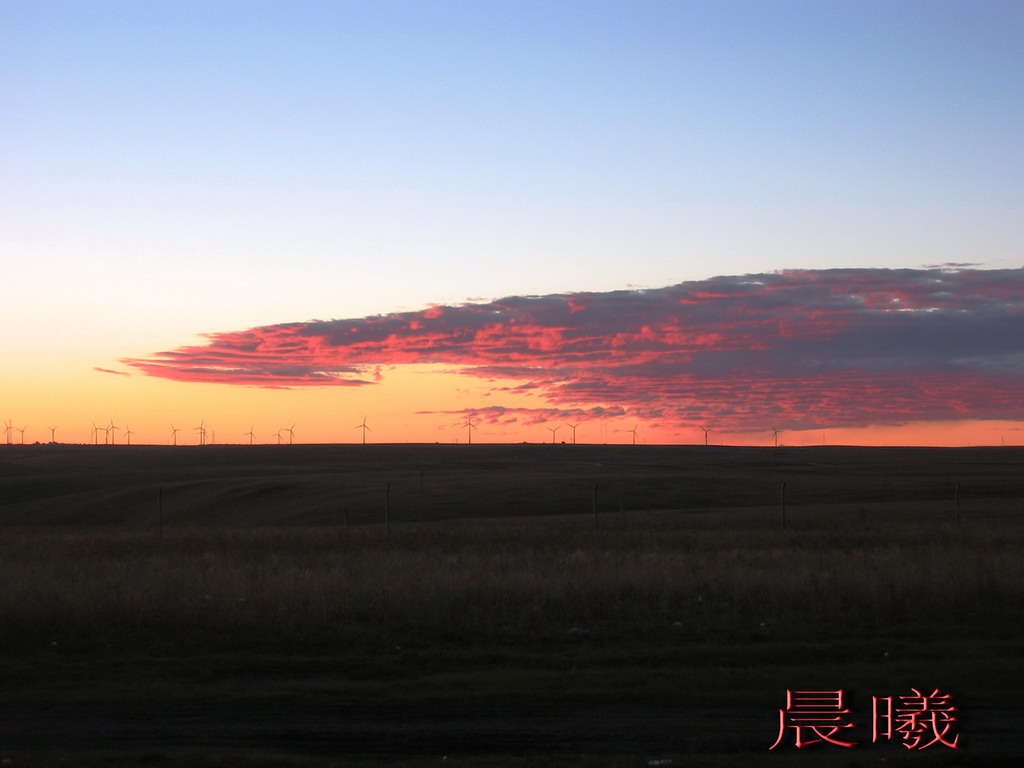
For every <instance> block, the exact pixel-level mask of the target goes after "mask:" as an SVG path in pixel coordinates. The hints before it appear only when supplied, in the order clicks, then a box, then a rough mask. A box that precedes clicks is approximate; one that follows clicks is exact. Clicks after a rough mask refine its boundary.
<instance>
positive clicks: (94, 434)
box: [92, 421, 100, 445]
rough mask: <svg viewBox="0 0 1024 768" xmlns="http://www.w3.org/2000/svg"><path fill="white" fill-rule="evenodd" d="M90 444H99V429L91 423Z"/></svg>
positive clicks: (94, 423)
mask: <svg viewBox="0 0 1024 768" xmlns="http://www.w3.org/2000/svg"><path fill="white" fill-rule="evenodd" d="M92 444H93V445H99V444H100V428H99V427H97V426H96V422H95V421H94V422H93V423H92Z"/></svg>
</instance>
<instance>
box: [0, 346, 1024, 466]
mask: <svg viewBox="0 0 1024 768" xmlns="http://www.w3.org/2000/svg"><path fill="white" fill-rule="evenodd" d="M381 376H382V379H381V381H380V382H379V384H378V385H376V386H372V387H361V388H333V387H325V388H312V389H302V390H287V389H258V388H250V387H232V386H227V385H223V384H185V383H180V382H173V381H167V380H163V379H156V378H152V377H146V376H137V375H134V376H113V375H110V374H104V373H100V372H96V371H89V372H86V373H84V374H83V375H82V377H81V379H80V380H77V381H74V382H70V383H69V384H68V385H63V384H61V383H60V382H59V381H51V382H50V384H49V385H48V386H45V385H43V383H42V382H36V384H37V386H34V387H28V388H24V389H14V388H12V387H11V386H10V385H8V386H7V387H6V388H4V390H3V391H2V393H0V394H2V395H3V400H4V402H5V403H7V404H8V408H7V411H8V412H6V413H2V414H0V420H2V421H3V422H7V421H8V420H10V421H11V422H12V424H13V427H14V428H15V432H14V433H13V436H12V440H13V442H15V443H18V442H20V437H21V435H20V432H18V431H17V429H18V428H21V427H25V428H26V431H25V440H26V443H35V442H40V443H45V442H49V441H50V434H51V433H50V430H49V428H50V427H51V426H56V427H57V430H56V433H55V437H56V440H57V442H61V443H80V444H91V443H92V442H93V438H92V437H91V432H92V425H93V423H95V424H96V425H97V426H99V427H106V426H107V425H108V424H109V423H111V422H113V423H114V424H115V426H117V427H118V430H117V431H115V432H114V440H115V442H116V443H117V444H119V445H123V444H124V443H125V442H126V438H125V435H124V428H125V427H126V426H127V427H129V428H130V429H131V431H132V436H131V441H132V444H133V445H168V444H170V442H171V425H174V426H175V427H178V428H179V430H180V431H179V432H178V435H177V441H178V444H179V445H196V444H197V443H198V441H199V435H198V432H197V431H196V427H198V426H199V425H200V423H202V424H204V425H205V427H206V428H207V429H208V430H209V432H208V442H210V443H216V444H246V443H248V441H249V437H248V436H247V433H248V432H249V431H250V429H251V430H252V431H253V433H254V434H255V438H254V443H256V444H275V443H276V442H277V437H276V433H278V432H279V431H281V430H285V429H287V428H289V427H291V426H292V425H293V424H294V425H295V426H294V440H295V442H296V443H359V442H360V441H361V432H360V430H358V429H357V428H356V427H357V426H358V425H359V424H360V423H361V422H362V419H363V417H364V416H365V417H366V419H367V425H368V426H369V427H370V432H368V433H367V442H368V443H371V444H372V443H464V442H465V441H466V435H467V427H465V424H466V422H467V420H468V419H469V418H473V423H474V424H475V425H476V427H477V428H476V429H475V430H474V431H473V442H474V443H479V444H484V443H520V442H532V443H541V442H544V443H546V442H550V441H551V433H550V432H549V431H548V429H547V428H548V427H558V428H559V429H558V432H557V433H556V435H555V439H556V441H557V442H567V443H568V442H571V440H572V430H571V429H570V428H569V426H568V424H569V423H578V424H579V427H578V428H577V430H576V440H577V442H578V443H580V444H603V443H607V444H622V445H628V444H631V442H632V433H631V430H632V429H633V428H634V427H636V428H637V442H638V443H639V444H647V445H674V444H678V445H687V444H689V445H699V444H703V442H704V434H703V432H702V431H701V430H700V429H699V428H697V427H672V426H670V425H666V424H664V423H662V422H659V421H657V420H648V419H641V418H636V417H632V416H629V415H620V416H608V417H604V418H584V417H578V418H575V419H571V420H565V419H558V418H546V417H545V414H546V412H547V408H548V404H546V403H545V402H544V401H543V399H542V397H541V396H540V395H539V394H533V393H530V392H503V393H502V395H501V402H502V404H503V406H504V407H505V408H508V409H510V413H512V411H511V409H512V408H513V407H514V408H518V409H521V410H520V411H516V412H515V414H514V415H510V416H508V417H507V418H505V419H490V420H488V418H487V416H486V414H487V411H486V409H487V407H488V406H489V405H491V403H492V401H493V400H494V399H495V395H494V394H492V393H491V392H490V389H491V387H493V386H494V385H500V384H502V383H503V382H501V381H488V382H483V381H482V380H480V379H479V378H477V377H475V376H466V375H461V374H459V373H456V372H451V370H450V368H449V367H448V366H408V367H402V368H394V369H386V370H383V371H382V372H381ZM507 384H510V385H514V384H515V382H507ZM474 412H476V413H477V414H479V415H478V416H472V414H473V413H474ZM531 412H532V413H534V414H535V415H534V416H532V417H527V416H526V414H529V413H531ZM710 426H711V432H710V433H709V439H708V442H709V444H710V445H734V446H770V445H772V442H773V440H772V434H771V427H770V426H769V427H767V428H766V429H764V430H762V431H727V430H719V429H717V428H715V426H714V425H713V424H712V425H710ZM0 429H2V425H0ZM281 439H282V441H283V442H285V443H287V442H288V434H287V432H282V437H281ZM98 441H99V443H100V444H103V441H104V433H103V432H102V431H101V432H100V433H99V437H98ZM4 442H6V434H5V432H3V431H0V444H2V443H4ZM822 444H825V445H861V446H882V445H888V446H897V445H907V446H912V445H913V446H951V447H952V446H968V445H971V446H981V445H989V446H999V445H1008V446H1009V445H1022V444H1024V421H1009V420H963V421H954V422H916V423H908V424H904V425H896V426H869V427H862V428H825V429H822V428H812V429H806V430H785V429H782V430H780V431H779V445H780V446H786V447H801V446H815V445H822Z"/></svg>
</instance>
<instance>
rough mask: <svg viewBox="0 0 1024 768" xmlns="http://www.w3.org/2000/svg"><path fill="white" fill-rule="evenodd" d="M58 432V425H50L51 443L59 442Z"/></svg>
mask: <svg viewBox="0 0 1024 768" xmlns="http://www.w3.org/2000/svg"><path fill="white" fill-rule="evenodd" d="M56 432H57V428H56V427H50V442H51V443H56V442H57V436H56Z"/></svg>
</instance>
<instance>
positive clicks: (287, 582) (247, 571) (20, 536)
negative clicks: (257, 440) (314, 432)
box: [0, 510, 1024, 648]
mask: <svg viewBox="0 0 1024 768" xmlns="http://www.w3.org/2000/svg"><path fill="white" fill-rule="evenodd" d="M803 514H804V516H803V519H802V520H801V523H800V525H799V526H797V525H794V524H792V523H791V524H790V527H789V528H787V529H786V530H782V529H781V528H780V526H779V525H778V523H777V522H775V519H774V518H775V515H774V514H773V513H771V512H769V511H766V510H763V511H762V510H755V511H747V512H728V513H706V514H699V515H697V514H686V515H673V514H669V513H666V514H637V515H632V516H620V515H617V514H616V515H605V516H604V517H603V518H602V519H601V529H600V530H597V531H594V530H592V529H591V528H590V521H589V519H587V518H585V517H579V518H561V519H557V520H552V519H547V520H529V519H527V520H506V521H489V522H462V523H448V524H409V525H404V526H392V528H391V532H390V535H385V533H384V530H383V527H382V526H359V527H356V526H353V527H333V528H299V529H295V528H284V529H282V528H265V529H256V530H226V529H184V530H172V531H168V532H167V533H166V535H165V536H164V537H163V538H162V539H160V538H158V537H157V536H155V535H154V533H153V532H151V531H149V532H144V533H140V532H138V531H123V530H117V529H109V528H102V529H86V530H82V529H75V530H68V529H64V528H55V529H54V528H32V529H18V528H10V529H6V530H5V531H4V535H3V537H0V605H2V607H3V608H2V614H0V638H2V641H3V643H4V645H5V646H6V647H7V648H13V647H24V646H32V645H38V644H40V643H43V642H54V641H56V642H61V643H66V644H69V645H83V646H84V645H89V644H90V643H106V642H110V641H111V640H113V639H116V642H117V643H119V644H129V645H137V644H140V643H141V644H146V643H149V642H156V641H158V640H165V641H171V642H186V643H195V644H199V645H202V646H209V645H223V646H224V647H244V646H252V645H257V646H258V645H261V644H280V643H288V642H296V641H302V642H321V641H322V642H325V643H333V642H337V641H344V642H356V641H359V640H360V639H361V638H369V637H371V636H374V635H386V636H388V637H399V636H404V637H407V642H408V643H410V644H416V643H425V642H429V641H433V640H439V639H453V640H458V639H472V638H475V637H479V638H490V637H493V636H495V635H496V634H497V635H499V636H500V635H507V636H510V637H511V636H517V635H530V634H536V633H548V632H554V633H557V632H567V631H572V630H576V631H578V632H580V633H583V632H587V633H600V634H602V635H607V636H614V637H629V636H637V637H643V636H646V635H647V634H648V633H650V632H652V631H653V632H658V631H662V630H665V629H666V628H672V631H674V632H675V633H676V634H677V635H679V636H686V637H691V638H700V637H705V636H712V637H714V636H716V635H719V634H721V633H729V632H733V631H736V630H738V629H739V630H745V631H748V632H749V633H751V634H754V635H756V634H758V633H770V634H771V636H772V637H792V638H795V637H798V636H803V637H805V638H807V639H810V640H813V639H820V638H824V637H830V636H842V635H846V634H850V633H855V634H860V635H864V634H872V633H881V634H886V633H889V632H891V631H894V630H897V629H898V630H899V631H901V632H905V631H907V630H908V629H912V628H914V627H919V628H920V631H921V632H927V631H928V630H929V629H930V628H934V621H935V618H936V617H937V616H941V617H943V624H942V635H943V636H945V637H951V636H958V635H959V634H961V633H967V634H971V635H976V634H977V633H979V632H985V631H989V630H991V631H1000V630H1007V629H1009V628H1010V627H1011V626H1019V624H1016V622H1018V620H1019V619H1018V611H1019V606H1020V605H1022V604H1024V559H1022V558H1021V557H1020V553H1021V552H1022V551H1024V524H1021V522H1020V521H1017V520H1015V519H1012V518H1010V517H992V518H989V519H987V520H985V521H984V522H983V523H978V522H972V523H971V524H970V525H962V526H956V525H954V524H952V523H949V522H946V523H938V524H934V523H925V522H921V521H920V515H919V513H915V512H913V511H911V512H903V513H900V514H890V515H888V516H887V518H886V519H884V520H879V521H875V522H873V523H872V524H868V523H865V522H863V521H862V520H860V519H859V518H857V517H855V516H853V515H847V516H846V517H845V518H843V517H841V516H835V515H833V516H832V518H831V519H830V518H829V517H828V515H827V513H826V512H822V513H820V514H819V516H818V517H815V516H813V515H808V514H807V513H803ZM769 517H771V519H772V521H771V522H769V520H768V518H769Z"/></svg>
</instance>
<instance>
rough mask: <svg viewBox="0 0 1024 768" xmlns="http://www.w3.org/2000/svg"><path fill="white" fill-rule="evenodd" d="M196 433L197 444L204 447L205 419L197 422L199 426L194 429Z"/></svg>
mask: <svg viewBox="0 0 1024 768" xmlns="http://www.w3.org/2000/svg"><path fill="white" fill-rule="evenodd" d="M196 432H198V433H199V444H200V445H206V419H203V420H202V421H200V422H199V426H198V427H196Z"/></svg>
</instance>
